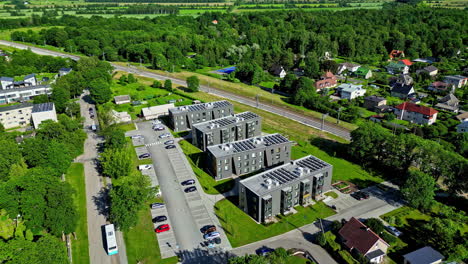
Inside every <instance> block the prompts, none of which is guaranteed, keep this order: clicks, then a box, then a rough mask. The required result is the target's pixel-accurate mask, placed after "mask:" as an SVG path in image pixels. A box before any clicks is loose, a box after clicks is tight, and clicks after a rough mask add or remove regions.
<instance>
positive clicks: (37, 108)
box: [32, 102, 54, 113]
mask: <svg viewBox="0 0 468 264" xmlns="http://www.w3.org/2000/svg"><path fill="white" fill-rule="evenodd" d="M53 109H54V103H50V102H49V103H43V104H35V105H33V109H32V112H33V113H37V112H46V111H52V110H53Z"/></svg>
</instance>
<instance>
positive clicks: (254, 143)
mask: <svg viewBox="0 0 468 264" xmlns="http://www.w3.org/2000/svg"><path fill="white" fill-rule="evenodd" d="M287 142H290V143H293V142H292V141H289V139H287V138H285V137H284V136H283V135H281V134H278V133H276V134H271V135H266V136H261V137H255V138H248V139H244V140H240V141H235V142H232V143H225V144H219V145H214V146H209V147H208V151H209V152H211V154H212V155H213V156H215V157H225V156H227V155H231V154H235V153H242V152H248V151H251V150H254V149H255V150H259V149H263V148H265V147H268V146H272V145H279V144H283V143H287Z"/></svg>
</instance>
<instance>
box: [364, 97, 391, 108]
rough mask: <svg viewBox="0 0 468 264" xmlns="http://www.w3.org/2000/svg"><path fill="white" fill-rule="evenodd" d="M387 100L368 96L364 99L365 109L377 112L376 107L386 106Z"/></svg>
mask: <svg viewBox="0 0 468 264" xmlns="http://www.w3.org/2000/svg"><path fill="white" fill-rule="evenodd" d="M386 104H387V99H385V98H383V97H379V96H375V95H371V96H367V97H365V98H364V108H366V109H368V110H371V111H375V109H376V107H378V106H382V105H386Z"/></svg>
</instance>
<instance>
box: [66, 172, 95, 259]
mask: <svg viewBox="0 0 468 264" xmlns="http://www.w3.org/2000/svg"><path fill="white" fill-rule="evenodd" d="M65 179H66V181H67V182H68V183H70V185H71V186H72V187H73V189H74V190H75V193H74V194H73V201H74V203H75V206H76V208H77V211H78V216H79V218H78V225H77V228H76V231H75V233H76V238H77V239H76V240H75V239H72V254H73V263H77V264H86V263H90V262H89V243H88V224H87V214H86V186H85V176H84V166H83V164H82V163H72V164H71V166H70V168H69V169H68V172H67V174H66V177H65ZM72 237H73V236H72Z"/></svg>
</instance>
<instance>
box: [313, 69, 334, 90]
mask: <svg viewBox="0 0 468 264" xmlns="http://www.w3.org/2000/svg"><path fill="white" fill-rule="evenodd" d="M314 85H315V89H316V90H317V91H320V90H322V89H324V88H331V87H335V86H336V76H335V75H334V74H333V73H332V72H330V71H327V72H326V73H325V74H324V75H322V76H321V77H320V80H318V81H316V82H315V84H314Z"/></svg>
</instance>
